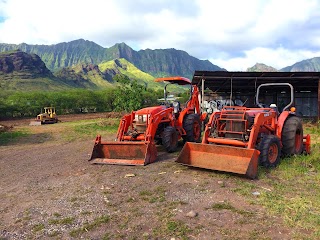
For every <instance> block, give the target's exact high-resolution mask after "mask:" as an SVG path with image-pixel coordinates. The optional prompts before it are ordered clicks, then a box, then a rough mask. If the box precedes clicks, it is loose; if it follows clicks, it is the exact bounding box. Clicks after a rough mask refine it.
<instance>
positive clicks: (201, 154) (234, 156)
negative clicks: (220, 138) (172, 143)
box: [176, 142, 260, 179]
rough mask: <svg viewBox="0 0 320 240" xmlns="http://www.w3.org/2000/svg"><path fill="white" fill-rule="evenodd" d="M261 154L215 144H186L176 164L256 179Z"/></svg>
mask: <svg viewBox="0 0 320 240" xmlns="http://www.w3.org/2000/svg"><path fill="white" fill-rule="evenodd" d="M259 154H260V152H259V151H258V150H256V149H247V148H241V147H231V146H224V145H215V144H201V143H191V142H187V143H185V145H184V147H183V149H182V150H181V152H180V154H179V156H178V158H177V160H176V162H178V163H181V164H183V165H187V166H192V167H199V168H205V169H211V170H217V171H224V172H232V173H237V174H243V175H246V176H247V177H248V178H252V179H253V178H256V176H257V172H258V158H259Z"/></svg>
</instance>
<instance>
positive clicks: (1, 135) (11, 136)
mask: <svg viewBox="0 0 320 240" xmlns="http://www.w3.org/2000/svg"><path fill="white" fill-rule="evenodd" d="M28 135H30V133H29V132H28V131H27V130H25V129H19V130H15V129H12V130H10V131H7V132H0V145H7V144H10V143H14V142H16V141H17V140H19V139H20V138H22V137H26V136H28Z"/></svg>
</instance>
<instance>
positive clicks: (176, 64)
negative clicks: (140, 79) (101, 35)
mask: <svg viewBox="0 0 320 240" xmlns="http://www.w3.org/2000/svg"><path fill="white" fill-rule="evenodd" d="M15 49H20V50H22V51H24V52H27V53H35V54H37V55H38V56H39V57H40V58H41V59H42V60H43V61H44V63H45V64H46V66H47V67H48V68H49V69H50V70H51V71H56V70H58V69H61V68H64V67H71V66H74V65H78V64H83V63H86V64H96V65H98V64H100V63H101V62H105V61H110V60H114V59H117V58H124V59H126V60H127V61H129V62H131V63H132V64H134V65H135V66H136V67H137V68H139V69H141V70H142V71H143V72H146V73H149V74H151V75H153V76H163V75H165V76H172V75H181V76H184V77H189V78H191V77H192V75H193V72H194V71H195V70H208V71H217V70H224V69H222V68H220V67H218V66H216V65H214V64H212V63H211V62H209V61H207V60H199V59H197V58H195V57H192V56H190V55H189V54H188V53H187V52H184V51H181V50H176V49H173V48H172V49H156V50H150V49H147V50H140V51H135V50H133V49H132V48H131V47H129V46H128V45H126V44H125V43H120V44H115V45H114V46H112V47H110V48H103V47H101V46H99V45H98V44H96V43H94V42H91V41H86V40H83V39H79V40H75V41H71V42H67V43H65V42H64V43H58V44H54V45H29V44H25V43H22V44H18V45H16V44H5V43H2V44H0V52H5V51H10V50H15Z"/></svg>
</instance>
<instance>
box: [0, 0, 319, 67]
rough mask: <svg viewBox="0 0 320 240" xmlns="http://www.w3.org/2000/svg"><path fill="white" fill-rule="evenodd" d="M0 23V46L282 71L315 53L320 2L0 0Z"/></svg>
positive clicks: (279, 0)
mask: <svg viewBox="0 0 320 240" xmlns="http://www.w3.org/2000/svg"><path fill="white" fill-rule="evenodd" d="M1 17H2V18H4V19H5V21H4V22H2V23H1V22H0V42H5V43H21V42H26V43H29V44H55V43H59V42H64V41H72V40H75V39H79V38H84V39H86V40H91V41H94V42H96V43H98V44H100V45H102V46H104V47H110V46H112V45H114V44H115V43H118V42H125V43H127V44H129V45H130V46H132V47H135V49H136V50H139V49H145V48H151V49H156V48H176V49H181V50H184V51H187V52H188V53H189V54H190V55H192V56H195V57H197V58H200V59H210V60H211V61H212V62H213V63H214V64H216V65H218V66H221V67H224V68H226V69H228V70H231V69H233V70H243V69H244V70H245V69H246V68H247V67H250V66H252V65H253V64H255V63H256V62H262V63H265V64H270V65H272V66H274V67H277V68H282V67H285V66H287V65H291V64H293V63H295V61H300V60H302V59H304V58H305V57H307V56H308V57H315V56H319V49H320V40H319V39H320V30H319V24H320V2H319V1H317V0H260V1H258V0H242V1H235V0H224V1H221V0H212V1H209V0H176V1H172V0H154V1H149V0H137V1H131V0H108V1H104V0H90V1H87V0H86V1H84V0H83V1H82V0H78V1H77V0H68V1H65V0H55V1H53V0H28V1H22V0H0V18H1ZM237 66H241V68H240V67H239V68H238V67H237Z"/></svg>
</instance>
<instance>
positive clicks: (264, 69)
mask: <svg viewBox="0 0 320 240" xmlns="http://www.w3.org/2000/svg"><path fill="white" fill-rule="evenodd" d="M277 71H278V70H277V69H275V68H274V67H271V66H268V65H266V64H264V63H256V64H255V65H254V66H252V67H250V68H247V72H277Z"/></svg>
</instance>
